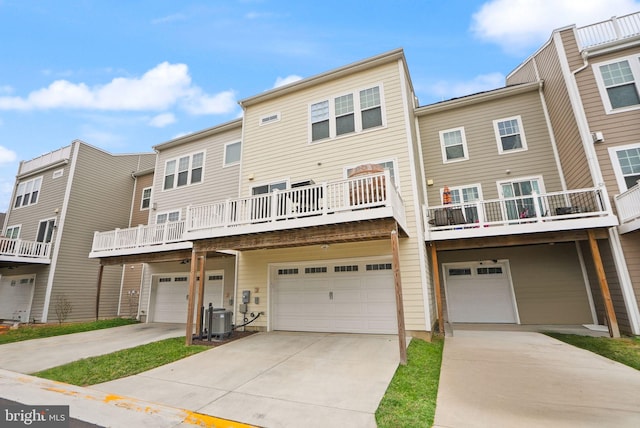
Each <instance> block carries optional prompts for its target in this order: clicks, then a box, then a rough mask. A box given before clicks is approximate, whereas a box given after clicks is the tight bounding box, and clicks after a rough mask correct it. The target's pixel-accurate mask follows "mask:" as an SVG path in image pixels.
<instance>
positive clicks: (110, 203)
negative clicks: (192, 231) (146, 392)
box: [0, 140, 155, 322]
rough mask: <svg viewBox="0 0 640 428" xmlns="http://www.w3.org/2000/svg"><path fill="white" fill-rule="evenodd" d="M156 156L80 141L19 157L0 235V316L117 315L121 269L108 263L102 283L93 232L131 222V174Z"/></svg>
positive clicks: (45, 319)
mask: <svg viewBox="0 0 640 428" xmlns="http://www.w3.org/2000/svg"><path fill="white" fill-rule="evenodd" d="M154 163H155V154H154V153H144V154H131V155H113V154H110V153H107V152H105V151H103V150H100V149H98V148H96V147H93V146H91V145H89V144H86V143H84V142H82V141H78V140H76V141H73V142H72V143H71V144H70V145H68V146H66V147H62V148H60V149H58V150H55V151H53V152H50V153H47V154H45V155H42V156H39V157H37V158H34V159H31V160H27V161H23V162H21V163H20V166H19V167H18V171H17V175H16V183H15V187H14V189H13V193H12V196H11V201H10V204H9V210H8V212H7V213H6V217H5V220H4V223H3V227H2V235H3V237H2V238H0V318H2V319H10V320H19V321H22V322H33V321H35V322H56V321H61V320H63V319H62V318H64V320H66V321H76V320H86V319H95V318H96V317H98V316H100V317H114V316H116V314H117V309H118V298H119V293H120V285H121V270H122V269H121V267H120V266H118V267H117V268H109V269H105V270H104V271H103V272H102V282H101V284H98V283H97V278H98V276H99V272H100V263H99V262H97V261H96V260H91V259H88V258H87V257H86V255H87V253H88V252H89V251H91V246H92V238H91V235H92V234H93V231H95V230H104V229H111V228H114V227H117V226H120V225H122V224H126V223H127V221H128V218H129V215H130V202H128V201H130V198H131V194H132V190H133V183H134V180H133V178H132V176H131V174H132V172H134V171H136V170H139V169H144V168H149V167H152V166H153V164H154ZM114 201H115V202H116V203H114ZM98 285H100V288H101V289H100V290H98ZM99 296H100V298H98V297H99ZM63 310H64V311H63ZM58 311H63V312H60V313H58Z"/></svg>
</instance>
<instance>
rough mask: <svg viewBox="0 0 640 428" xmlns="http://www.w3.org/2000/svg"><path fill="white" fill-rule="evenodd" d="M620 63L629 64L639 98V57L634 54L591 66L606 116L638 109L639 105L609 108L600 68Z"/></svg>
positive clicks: (609, 101)
mask: <svg viewBox="0 0 640 428" xmlns="http://www.w3.org/2000/svg"><path fill="white" fill-rule="evenodd" d="M622 61H628V62H629V67H630V68H631V72H632V73H633V83H634V85H635V88H636V92H637V93H638V96H640V55H637V54H636V55H631V56H627V57H620V58H616V59H613V60H610V61H603V62H599V63H596V64H593V65H592V66H591V67H592V71H593V75H594V77H595V79H596V83H597V85H598V91H599V92H600V99H601V100H602V105H603V106H604V111H605V113H606V114H616V113H622V112H626V111H631V110H638V109H640V104H636V105H631V106H627V107H619V108H616V109H614V108H613V107H612V106H611V99H610V98H609V93H608V92H607V87H606V86H605V83H604V79H603V78H602V73H601V71H600V67H602V66H604V65H610V64H616V63H619V62H622Z"/></svg>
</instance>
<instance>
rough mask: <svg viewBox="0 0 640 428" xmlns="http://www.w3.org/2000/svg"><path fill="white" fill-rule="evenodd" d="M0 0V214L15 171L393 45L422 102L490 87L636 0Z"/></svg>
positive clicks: (168, 127) (207, 123)
mask: <svg viewBox="0 0 640 428" xmlns="http://www.w3.org/2000/svg"><path fill="white" fill-rule="evenodd" d="M311 5H312V3H310V2H301V1H269V0H229V1H203V0H201V1H188V0H185V1H167V0H152V1H147V0H138V1H119V2H107V1H98V0H78V1H64V0H39V1H35V0H34V1H30V0H0V212H2V211H6V210H7V209H8V205H9V198H10V197H11V189H12V186H13V184H14V181H15V174H16V172H17V168H18V163H19V161H20V160H28V159H32V158H34V157H37V156H39V155H41V154H44V153H47V152H50V151H52V150H56V149H58V148H60V147H63V146H66V145H68V144H70V143H71V141H73V140H74V139H81V140H83V141H85V142H87V143H89V144H92V145H94V146H96V147H99V148H102V149H104V150H106V151H108V152H111V153H136V152H149V151H151V147H152V146H153V145H155V144H159V143H162V142H165V141H168V140H170V139H172V138H175V137H178V136H181V135H184V134H187V133H190V132H194V131H198V130H201V129H204V128H208V127H211V126H214V125H216V124H219V123H223V122H226V121H228V120H230V119H233V118H237V117H239V115H240V114H241V111H240V108H239V106H238V104H237V101H238V100H241V99H243V98H246V97H250V96H253V95H256V94H259V93H260V92H263V91H265V90H268V89H271V88H273V87H275V86H278V85H281V84H283V83H287V82H290V81H293V80H296V79H299V78H304V77H309V76H313V75H315V74H318V73H322V72H324V71H327V70H330V69H332V68H335V67H340V66H342V65H346V64H349V63H351V62H354V61H358V60H361V59H364V58H367V57H370V56H374V55H377V54H379V53H382V52H386V51H388V50H391V49H395V48H399V47H401V48H404V50H405V55H406V58H407V62H408V65H409V70H410V73H411V77H412V80H413V83H414V87H415V90H416V92H417V96H418V98H419V100H420V104H421V105H425V104H430V103H433V102H437V101H441V100H443V99H448V98H452V97H456V96H460V95H465V94H469V93H473V92H478V91H482V90H487V89H493V88H496V87H500V86H502V85H503V84H504V78H505V76H506V74H508V73H509V72H510V71H512V70H513V69H514V68H515V67H516V66H517V65H518V64H519V63H520V62H522V60H523V59H525V58H526V57H527V56H529V55H531V54H532V53H533V52H534V51H535V50H536V49H537V48H538V47H539V46H540V45H542V44H543V43H544V42H546V41H547V40H548V39H549V37H550V35H551V31H552V30H553V29H555V28H559V27H563V26H566V25H571V24H577V25H578V26H580V25H587V24H590V23H594V22H598V21H602V20H606V19H609V18H610V17H611V16H614V15H615V16H621V15H625V14H627V13H631V12H636V11H639V10H640V1H637V0H580V1H576V0H484V1H482V0H447V1H442V0H422V1H420V0H395V1H392V0H389V1H379V0H369V1H366V2H364V1H349V0H342V1H334V0H325V1H323V2H321V3H320V4H319V6H311Z"/></svg>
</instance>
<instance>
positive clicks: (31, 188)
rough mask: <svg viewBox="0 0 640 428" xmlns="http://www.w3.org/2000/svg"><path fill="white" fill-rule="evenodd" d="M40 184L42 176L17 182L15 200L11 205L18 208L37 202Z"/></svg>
mask: <svg viewBox="0 0 640 428" xmlns="http://www.w3.org/2000/svg"><path fill="white" fill-rule="evenodd" d="M40 186H42V177H38V178H34V179H32V180H28V181H23V182H22V183H20V184H18V190H17V191H16V201H15V203H14V205H13V207H14V208H18V207H24V206H27V205H33V204H35V203H37V202H38V196H39V195H40Z"/></svg>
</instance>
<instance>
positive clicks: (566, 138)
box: [507, 41, 594, 189]
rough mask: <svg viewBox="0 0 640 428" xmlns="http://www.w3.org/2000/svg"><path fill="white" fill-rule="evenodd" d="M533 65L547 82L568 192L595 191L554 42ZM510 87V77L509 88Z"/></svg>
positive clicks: (548, 101)
mask: <svg viewBox="0 0 640 428" xmlns="http://www.w3.org/2000/svg"><path fill="white" fill-rule="evenodd" d="M530 61H535V63H536V65H537V67H538V72H539V73H540V79H541V80H543V81H544V96H545V100H546V104H547V109H548V111H549V116H550V119H551V124H552V127H553V131H554V134H555V137H556V144H557V147H558V154H559V156H560V163H561V165H562V169H563V172H564V176H565V180H566V183H567V187H568V188H569V189H582V188H588V187H592V186H593V185H594V183H593V181H592V179H591V175H590V172H589V167H588V163H587V157H586V155H585V152H584V148H583V146H582V140H581V138H580V134H579V132H578V127H577V123H576V119H575V115H574V113H573V109H572V107H571V102H570V101H569V94H568V92H567V87H566V83H565V80H564V77H563V75H562V70H561V68H560V62H559V59H558V51H557V48H556V46H555V44H554V42H553V41H552V42H551V43H549V44H548V45H547V46H545V47H544V48H542V49H541V50H540V51H538V52H537V53H536V55H535V56H534V57H532V59H530ZM511 83H512V81H511V77H510V78H509V79H508V80H507V84H511Z"/></svg>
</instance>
